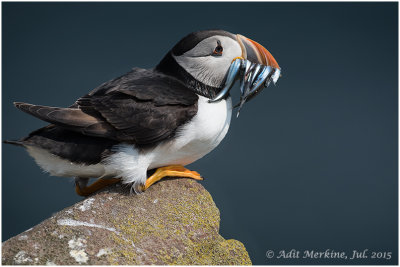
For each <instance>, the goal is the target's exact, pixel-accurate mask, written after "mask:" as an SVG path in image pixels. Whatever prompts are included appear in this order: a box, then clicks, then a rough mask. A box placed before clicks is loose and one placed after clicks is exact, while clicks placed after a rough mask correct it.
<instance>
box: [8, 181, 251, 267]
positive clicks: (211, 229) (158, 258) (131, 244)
mask: <svg viewBox="0 0 400 267" xmlns="http://www.w3.org/2000/svg"><path fill="white" fill-rule="evenodd" d="M219 223H220V216H219V210H218V208H217V207H216V206H215V203H214V201H213V200H212V197H211V195H210V194H209V193H208V192H207V191H206V190H205V189H204V188H203V187H202V186H201V185H200V184H199V183H197V182H196V181H193V180H190V179H166V180H164V181H161V182H159V183H157V184H155V185H153V186H152V187H151V188H149V189H148V190H147V191H146V192H145V193H143V194H139V195H129V193H127V192H125V190H124V189H122V188H121V187H120V186H118V185H116V186H113V187H110V188H108V189H107V190H104V191H102V192H99V193H97V194H95V195H93V196H91V197H90V198H88V199H86V200H83V201H81V202H79V203H76V204H75V205H73V206H72V207H68V208H66V209H64V210H62V211H60V212H58V213H57V214H55V215H54V216H52V217H51V218H49V219H47V220H45V221H43V222H42V223H40V224H39V225H37V226H35V227H33V229H31V230H29V231H26V232H24V233H21V234H19V235H17V236H15V237H13V238H11V239H9V240H7V241H5V242H3V248H2V251H3V253H2V263H3V264H7V265H16V264H29V265H36V264H39V265H46V264H53V265H54V264H56V265H60V264H62V265H77V264H80V265H81V264H88V265H103V264H104V265H110V264H112V265H142V264H146V265H149V264H158V265H166V264H168V265H193V264H196V265H250V264H251V261H250V258H249V256H248V253H247V251H246V249H245V247H244V246H243V244H242V243H241V242H239V241H236V240H232V239H231V240H225V239H224V238H223V237H222V236H220V235H219Z"/></svg>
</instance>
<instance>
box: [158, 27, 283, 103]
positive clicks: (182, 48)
mask: <svg viewBox="0 0 400 267" xmlns="http://www.w3.org/2000/svg"><path fill="white" fill-rule="evenodd" d="M238 58H240V59H245V60H247V61H249V62H252V63H258V64H261V65H263V66H270V67H271V68H272V69H274V70H275V69H277V70H279V71H280V68H279V65H278V63H277V62H276V60H275V59H274V57H273V56H272V55H271V53H269V52H268V50H267V49H265V48H264V47H263V46H261V45H260V44H258V43H256V42H254V41H253V40H250V39H248V38H246V37H244V36H243V35H240V34H232V33H229V32H226V31H223V30H207V31H199V32H193V33H190V34H189V35H187V36H186V37H184V38H183V39H182V40H180V41H179V42H178V43H177V44H176V45H175V46H174V47H173V48H172V50H170V51H169V52H168V54H167V55H166V56H165V57H164V59H163V60H162V61H161V62H160V64H159V65H158V66H157V68H156V69H157V70H159V71H162V72H164V73H166V74H169V75H172V76H174V77H176V78H178V79H180V80H182V81H183V82H184V83H186V84H187V85H188V86H189V87H192V89H194V90H196V91H197V92H198V93H200V94H202V95H205V96H207V97H209V98H213V97H215V95H216V94H218V93H219V91H221V89H222V88H223V87H224V84H225V81H226V79H227V76H228V75H227V74H228V71H229V70H230V67H231V65H232V63H233V62H234V61H235V59H238Z"/></svg>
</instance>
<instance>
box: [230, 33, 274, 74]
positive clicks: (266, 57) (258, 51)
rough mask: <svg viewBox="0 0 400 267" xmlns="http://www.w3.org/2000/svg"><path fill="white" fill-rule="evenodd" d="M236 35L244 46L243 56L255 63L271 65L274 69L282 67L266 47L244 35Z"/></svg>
mask: <svg viewBox="0 0 400 267" xmlns="http://www.w3.org/2000/svg"><path fill="white" fill-rule="evenodd" d="M236 36H237V40H238V42H239V44H240V46H241V47H242V57H243V58H244V59H247V60H249V61H251V62H253V63H259V64H262V65H265V66H271V67H272V68H274V69H279V70H280V69H281V68H280V67H279V65H278V62H277V61H276V60H275V58H274V57H273V56H272V55H271V53H270V52H269V51H268V50H267V49H265V47H263V46H262V45H260V44H259V43H257V42H255V41H253V40H251V39H249V38H247V37H245V36H243V35H240V34H237V35H236Z"/></svg>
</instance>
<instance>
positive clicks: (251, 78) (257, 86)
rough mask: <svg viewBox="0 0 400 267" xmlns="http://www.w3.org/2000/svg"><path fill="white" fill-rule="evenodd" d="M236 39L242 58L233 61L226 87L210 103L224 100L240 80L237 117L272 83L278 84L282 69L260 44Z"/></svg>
mask: <svg viewBox="0 0 400 267" xmlns="http://www.w3.org/2000/svg"><path fill="white" fill-rule="evenodd" d="M236 38H237V40H238V42H239V44H240V46H241V48H242V56H241V57H237V58H235V59H234V60H233V62H232V64H231V66H230V67H229V70H228V73H227V76H226V81H225V85H224V87H223V88H222V90H221V91H220V92H219V94H218V95H217V96H216V97H215V98H213V99H211V100H209V102H210V103H213V102H218V101H220V100H221V99H224V98H225V97H226V96H227V95H228V94H229V91H230V90H231V88H232V86H233V85H234V83H235V81H237V80H240V92H241V95H240V102H239V103H238V104H237V105H235V106H234V107H239V109H238V113H237V117H238V116H239V113H240V110H241V108H242V106H243V104H244V103H246V102H248V101H250V100H251V99H252V98H253V97H255V96H256V95H257V94H259V93H260V92H261V91H262V90H263V89H264V88H265V87H267V86H269V84H270V83H271V81H272V82H273V83H274V84H276V82H277V81H278V79H279V77H280V74H281V68H280V67H279V65H278V62H276V60H275V58H274V57H273V56H272V55H271V53H270V52H269V51H268V50H267V49H265V48H264V47H263V46H262V45H260V44H259V43H257V42H255V41H253V40H251V39H249V38H246V37H244V36H243V35H240V34H237V35H236Z"/></svg>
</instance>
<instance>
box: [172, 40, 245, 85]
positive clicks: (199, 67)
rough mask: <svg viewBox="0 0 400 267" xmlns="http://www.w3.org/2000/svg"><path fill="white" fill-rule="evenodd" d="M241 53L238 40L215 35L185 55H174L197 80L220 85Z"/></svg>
mask: <svg viewBox="0 0 400 267" xmlns="http://www.w3.org/2000/svg"><path fill="white" fill-rule="evenodd" d="M221 48H222V50H221ZM241 55H242V49H241V48H240V45H239V43H238V42H237V41H236V40H233V39H232V38H229V37H227V36H221V35H215V36H212V37H209V38H206V39H204V40H203V41H201V42H199V43H198V44H197V45H196V46H195V47H194V48H192V49H191V50H189V51H187V52H186V53H184V54H183V55H181V56H175V55H173V57H174V58H175V60H176V62H178V64H179V65H180V66H181V67H182V68H184V69H185V70H186V71H187V72H188V73H189V74H190V75H192V76H193V78H195V79H196V80H198V81H200V82H202V83H204V84H206V85H209V86H213V87H220V86H221V84H222V81H223V79H224V78H225V75H226V73H227V72H228V69H229V67H230V65H231V63H232V60H233V59H234V58H235V57H240V56H241Z"/></svg>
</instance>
